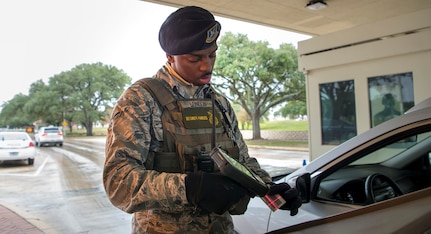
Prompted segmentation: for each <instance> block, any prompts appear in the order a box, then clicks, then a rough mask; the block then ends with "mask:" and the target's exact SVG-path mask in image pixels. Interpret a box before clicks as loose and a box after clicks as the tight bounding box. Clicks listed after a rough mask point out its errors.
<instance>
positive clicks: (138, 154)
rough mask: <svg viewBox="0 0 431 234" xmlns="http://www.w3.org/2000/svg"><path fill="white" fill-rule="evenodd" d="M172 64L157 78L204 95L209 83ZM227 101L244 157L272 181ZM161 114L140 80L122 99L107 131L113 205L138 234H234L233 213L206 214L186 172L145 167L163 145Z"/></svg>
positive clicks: (180, 93)
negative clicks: (177, 73)
mask: <svg viewBox="0 0 431 234" xmlns="http://www.w3.org/2000/svg"><path fill="white" fill-rule="evenodd" d="M167 66H168V65H167ZM167 66H163V67H162V68H161V69H160V70H159V71H158V72H157V74H156V75H155V76H154V77H155V78H159V79H163V80H165V81H166V82H167V84H169V86H170V87H171V88H172V92H173V93H174V94H175V95H176V96H177V97H178V98H185V99H190V98H204V97H205V95H206V93H205V92H206V91H207V90H208V88H209V87H210V85H209V84H207V85H203V86H198V87H197V86H187V85H185V84H184V83H182V82H181V81H180V80H178V79H177V78H175V77H174V76H173V75H172V74H170V73H169V71H168V68H167ZM191 94H192V95H191ZM222 105H223V106H224V107H225V108H226V109H227V110H228V113H227V114H228V115H229V116H230V118H231V119H232V122H233V123H232V126H234V129H233V132H234V136H235V139H236V143H237V144H238V147H239V149H240V158H239V161H241V162H243V163H245V164H247V165H248V166H249V167H250V168H251V169H253V170H254V171H256V172H257V173H258V174H259V175H260V176H261V177H262V178H263V179H264V180H265V181H266V182H269V181H270V178H269V176H268V174H267V173H266V172H265V171H264V170H262V169H260V166H259V164H258V163H257V161H256V160H255V159H254V158H251V157H249V155H248V149H247V146H246V145H245V143H244V140H243V138H242V135H241V133H240V131H239V129H238V123H237V119H236V117H235V114H234V112H233V110H232V108H231V106H230V104H229V103H228V101H227V100H226V99H223V100H222ZM161 115H162V113H161V110H160V107H159V106H158V104H157V101H156V100H154V98H153V97H152V96H151V95H150V93H149V92H148V91H147V90H145V89H144V88H142V87H141V86H140V85H137V84H136V83H135V84H134V85H132V86H131V87H130V88H128V89H127V90H126V91H125V92H124V93H123V95H122V96H121V97H120V98H119V100H118V103H117V104H116V106H115V108H114V110H113V113H112V118H111V122H110V126H109V129H108V135H107V141H106V162H105V167H104V172H103V182H104V186H105V190H106V192H107V195H108V197H109V199H110V200H111V202H112V204H114V205H115V206H116V207H118V208H119V209H121V210H123V211H125V212H128V213H133V214H134V216H133V221H132V230H133V233H233V224H232V219H231V217H230V214H229V212H226V213H224V214H223V215H217V214H214V213H210V214H202V213H201V212H200V210H199V209H196V207H194V206H192V205H191V204H189V203H188V201H187V197H186V191H185V189H186V188H185V182H184V181H185V177H186V174H181V173H165V172H158V171H155V170H149V169H146V168H145V166H144V163H145V162H146V159H147V156H148V153H149V152H151V151H154V152H159V151H161V150H162V149H163V129H162V122H161Z"/></svg>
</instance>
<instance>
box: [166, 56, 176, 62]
mask: <svg viewBox="0 0 431 234" xmlns="http://www.w3.org/2000/svg"><path fill="white" fill-rule="evenodd" d="M166 58H167V59H168V62H169V63H173V62H174V56H172V55H170V54H166Z"/></svg>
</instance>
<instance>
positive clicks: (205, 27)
mask: <svg viewBox="0 0 431 234" xmlns="http://www.w3.org/2000/svg"><path fill="white" fill-rule="evenodd" d="M220 30H221V25H220V23H219V22H217V21H216V20H215V19H214V16H213V15H212V14H211V13H210V12H209V11H207V10H205V9H203V8H200V7H196V6H186V7H183V8H180V9H178V10H177V11H175V12H173V13H172V14H171V15H169V16H168V18H166V20H165V22H164V23H163V24H162V26H161V27H160V31H159V42H160V46H161V47H162V49H163V50H164V51H165V52H166V53H167V54H170V55H181V54H188V53H191V52H192V51H194V50H203V49H206V48H208V47H210V46H211V45H213V44H214V43H215V42H216V40H217V38H218V36H219V34H220Z"/></svg>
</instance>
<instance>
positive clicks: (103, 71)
mask: <svg viewBox="0 0 431 234" xmlns="http://www.w3.org/2000/svg"><path fill="white" fill-rule="evenodd" d="M65 78H66V79H65V80H63V81H62V82H64V84H65V85H64V89H63V90H66V91H67V90H69V89H70V90H71V93H68V92H64V93H62V95H64V96H63V97H62V100H64V101H65V100H67V103H68V105H69V103H70V105H71V106H72V107H73V108H74V109H73V113H74V115H73V119H74V120H75V121H77V122H79V123H81V124H82V125H83V126H84V127H85V129H86V131H87V136H91V135H93V122H94V121H98V120H101V119H103V118H105V115H106V114H105V111H106V109H107V108H110V107H112V106H113V105H114V102H115V100H116V98H117V97H119V96H120V95H121V93H122V92H123V91H124V88H125V86H126V85H129V84H130V83H131V78H130V77H129V76H128V75H127V74H126V73H124V72H123V71H122V70H119V69H118V68H116V67H114V66H110V65H103V64H102V63H94V64H81V65H78V66H76V67H74V68H73V69H72V70H71V71H69V72H67V73H66V74H65Z"/></svg>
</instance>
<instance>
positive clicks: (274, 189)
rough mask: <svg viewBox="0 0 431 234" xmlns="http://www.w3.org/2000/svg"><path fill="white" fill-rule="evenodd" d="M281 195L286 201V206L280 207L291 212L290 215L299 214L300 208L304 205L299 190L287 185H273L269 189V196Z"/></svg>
mask: <svg viewBox="0 0 431 234" xmlns="http://www.w3.org/2000/svg"><path fill="white" fill-rule="evenodd" d="M274 194H279V195H280V196H282V197H283V198H284V200H286V204H284V205H283V206H281V207H280V209H282V210H290V215H291V216H294V215H296V214H298V208H299V207H301V205H302V200H301V198H300V197H299V193H298V190H296V188H291V187H290V186H289V185H288V184H287V183H280V184H272V185H271V187H269V191H268V195H274Z"/></svg>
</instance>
